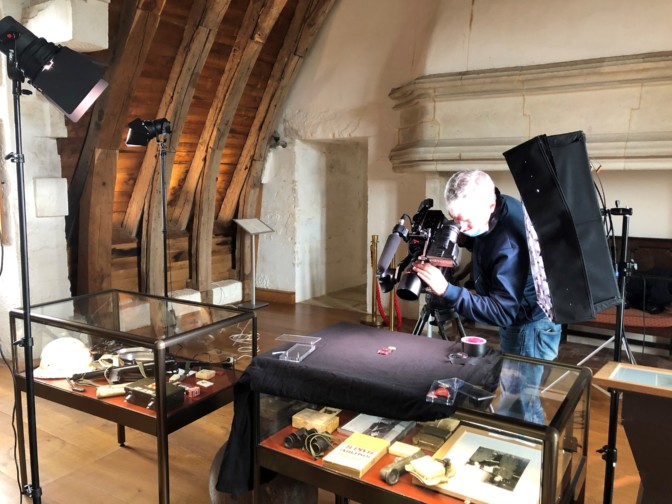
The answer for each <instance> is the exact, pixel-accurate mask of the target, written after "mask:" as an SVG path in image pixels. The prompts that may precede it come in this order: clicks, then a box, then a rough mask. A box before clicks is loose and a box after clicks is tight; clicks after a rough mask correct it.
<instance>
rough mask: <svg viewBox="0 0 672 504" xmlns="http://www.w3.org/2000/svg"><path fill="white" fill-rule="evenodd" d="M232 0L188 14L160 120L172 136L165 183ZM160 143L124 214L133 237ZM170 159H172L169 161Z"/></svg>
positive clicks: (151, 150)
mask: <svg viewBox="0 0 672 504" xmlns="http://www.w3.org/2000/svg"><path fill="white" fill-rule="evenodd" d="M230 3H231V0H209V1H208V0H196V1H195V2H194V4H193V6H192V8H191V11H190V13H189V18H188V19H187V23H186V27H185V31H184V35H183V37H182V42H181V44H180V48H179V49H178V51H177V56H176V58H175V61H174V62H173V67H172V69H171V72H170V76H169V78H168V83H167V85H166V89H165V91H164V94H163V97H162V98H161V103H160V105H159V109H158V111H157V118H161V117H165V118H167V119H168V120H169V121H170V123H171V125H172V134H171V136H170V137H169V138H168V142H167V145H166V151H167V156H166V171H167V175H168V176H167V177H166V180H170V176H169V174H170V171H171V170H172V161H173V160H174V158H175V148H176V146H177V144H178V142H179V138H180V134H181V133H182V130H183V129H184V125H185V122H186V118H187V113H188V111H189V106H190V105H191V101H192V99H193V96H194V92H195V90H196V82H197V81H198V77H199V76H200V74H201V71H202V70H203V66H204V64H205V61H206V59H207V56H208V54H209V52H210V48H211V47H212V44H213V42H214V41H215V38H216V35H217V30H218V29H219V25H220V24H221V22H222V18H223V17H224V14H225V13H226V10H227V9H228V7H229V4H230ZM157 150H158V147H157V144H156V143H150V145H148V146H147V152H146V153H145V157H144V159H143V162H142V166H141V168H140V172H139V174H138V178H137V180H136V182H135V185H134V187H133V193H132V194H131V199H130V201H129V204H128V208H127V210H126V214H125V215H124V221H123V223H122V227H123V229H124V231H126V232H127V233H128V234H129V235H130V236H135V235H136V234H137V232H138V226H139V224H140V216H141V214H142V211H143V207H144V205H145V198H146V195H147V192H148V189H149V187H150V184H151V181H152V176H153V174H154V173H155V172H156V165H157V159H156V155H157ZM168 157H170V158H171V160H170V161H171V162H169V160H168Z"/></svg>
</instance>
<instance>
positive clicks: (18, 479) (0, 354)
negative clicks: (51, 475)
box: [0, 269, 23, 504]
mask: <svg viewBox="0 0 672 504" xmlns="http://www.w3.org/2000/svg"><path fill="white" fill-rule="evenodd" d="M0 271H1V269H0ZM0 357H2V360H3V362H4V363H5V365H6V366H7V369H9V374H10V375H11V376H12V383H13V384H14V390H16V376H15V375H14V370H13V369H12V367H11V366H10V365H9V362H8V361H7V358H6V357H5V352H3V351H2V344H0ZM12 432H13V433H14V467H15V469H16V484H17V486H18V487H19V495H20V497H19V504H21V503H22V502H23V489H22V488H21V476H20V475H19V460H18V453H17V452H18V450H19V436H18V433H17V432H16V400H14V407H13V408H12Z"/></svg>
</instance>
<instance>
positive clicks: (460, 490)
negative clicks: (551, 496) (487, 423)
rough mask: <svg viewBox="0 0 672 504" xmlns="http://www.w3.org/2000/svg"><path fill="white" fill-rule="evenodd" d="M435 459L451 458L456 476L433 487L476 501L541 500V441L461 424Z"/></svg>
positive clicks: (517, 503) (516, 503)
mask: <svg viewBox="0 0 672 504" xmlns="http://www.w3.org/2000/svg"><path fill="white" fill-rule="evenodd" d="M434 458H435V459H439V460H444V459H449V460H450V463H451V464H452V466H453V468H454V469H455V475H454V476H453V477H452V478H450V479H449V480H448V481H447V482H446V483H441V484H439V485H435V486H430V487H429V488H432V489H433V490H436V491H438V492H441V493H445V494H446V495H451V496H453V497H457V498H460V499H463V500H469V501H470V502H471V503H473V504H538V503H539V502H540V490H541V445H539V444H536V443H531V442H530V443H528V442H524V441H520V440H517V439H513V438H509V437H505V436H503V435H500V434H495V433H493V432H488V431H485V430H480V429H475V428H472V427H468V426H464V425H461V426H460V427H459V428H458V429H457V430H456V431H455V433H454V434H453V435H452V436H451V438H450V439H448V441H446V443H444V445H443V446H442V447H441V448H439V449H438V450H437V452H436V453H435V454H434ZM414 483H416V484H419V485H422V483H421V482H420V481H419V480H414ZM423 486H426V485H423Z"/></svg>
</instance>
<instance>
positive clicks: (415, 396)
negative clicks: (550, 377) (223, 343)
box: [216, 323, 502, 495]
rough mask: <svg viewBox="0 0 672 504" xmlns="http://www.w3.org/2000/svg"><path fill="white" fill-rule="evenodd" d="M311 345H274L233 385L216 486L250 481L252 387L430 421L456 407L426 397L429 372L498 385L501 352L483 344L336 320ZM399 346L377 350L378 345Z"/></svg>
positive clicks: (239, 488)
mask: <svg viewBox="0 0 672 504" xmlns="http://www.w3.org/2000/svg"><path fill="white" fill-rule="evenodd" d="M313 336H317V337H320V338H321V340H320V341H319V342H317V344H316V349H315V351H314V352H313V353H311V354H310V355H309V356H308V357H306V358H305V359H304V360H303V361H302V362H298V363H297V362H291V361H284V360H280V359H279V358H278V355H277V353H276V354H275V355H274V353H275V352H278V351H280V350H283V349H285V348H289V346H291V344H290V345H287V347H280V348H277V349H275V350H274V352H266V353H263V354H260V355H258V356H257V357H256V358H254V359H253V360H252V362H251V363H250V365H249V366H248V368H247V370H246V371H245V372H244V373H243V375H242V376H241V377H240V379H239V380H238V382H237V383H236V385H235V388H234V417H233V422H232V425H231V433H230V435H229V440H228V443H227V446H226V451H225V455H224V459H223V462H222V466H221V468H220V473H219V479H218V482H217V486H216V487H217V489H218V490H219V491H221V492H226V493H231V494H233V495H238V494H240V493H242V492H244V491H247V490H250V489H252V487H253V483H254V482H253V480H254V478H253V470H254V468H253V458H252V454H253V450H254V449H255V445H254V443H255V436H254V432H253V425H254V423H253V414H254V408H253V405H254V401H255V395H254V394H255V393H265V394H272V395H275V396H278V397H285V398H291V399H298V400H301V401H306V402H309V403H315V404H324V405H328V406H331V407H334V408H340V409H344V410H351V411H355V412H358V413H366V414H369V415H375V416H382V417H387V418H394V419H398V420H417V421H427V420H435V419H437V418H444V417H446V416H449V415H451V414H452V413H453V412H454V408H453V407H450V406H446V405H441V404H436V403H430V402H427V401H426V399H425V396H426V395H427V392H428V391H429V389H430V387H431V386H432V383H433V382H434V380H441V379H446V378H453V377H455V378H460V379H462V380H464V381H466V382H468V383H471V384H473V385H477V386H480V387H483V388H485V389H488V390H495V388H496V387H497V386H498V383H499V374H500V370H501V366H502V354H501V353H500V352H499V351H497V350H494V349H488V350H487V352H486V354H485V355H484V356H483V357H469V358H466V359H461V358H455V357H451V354H455V353H457V352H460V351H461V346H460V345H461V344H460V343H459V342H450V341H444V340H438V339H430V338H426V337H423V336H414V335H412V334H408V333H401V332H393V331H387V330H381V329H374V328H371V327H368V326H363V325H355V324H348V323H341V324H336V325H333V326H330V327H328V328H326V329H323V330H321V331H318V332H316V333H315V334H314V335H313ZM388 346H393V347H396V349H395V350H394V351H393V352H392V353H390V354H388V355H381V354H379V353H378V350H380V349H381V348H384V347H388Z"/></svg>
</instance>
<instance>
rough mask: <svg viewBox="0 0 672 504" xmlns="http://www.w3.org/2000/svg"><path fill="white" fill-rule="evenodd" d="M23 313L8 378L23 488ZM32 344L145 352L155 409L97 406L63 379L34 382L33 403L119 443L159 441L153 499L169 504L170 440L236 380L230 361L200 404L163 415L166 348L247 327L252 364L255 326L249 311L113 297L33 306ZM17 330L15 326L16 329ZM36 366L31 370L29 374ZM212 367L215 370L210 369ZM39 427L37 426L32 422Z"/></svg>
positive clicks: (15, 319)
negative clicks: (54, 341) (96, 427)
mask: <svg viewBox="0 0 672 504" xmlns="http://www.w3.org/2000/svg"><path fill="white" fill-rule="evenodd" d="M23 317H24V311H23V310H22V309H14V310H11V311H10V314H9V318H10V331H11V338H12V343H13V345H12V371H13V374H14V377H15V380H14V394H15V400H16V405H17V438H18V451H19V473H20V479H21V482H22V484H25V483H26V481H27V474H26V447H25V435H24V422H23V411H24V405H23V398H22V392H26V388H27V387H26V385H27V383H26V373H25V369H24V368H25V362H24V361H23V360H22V358H21V356H20V355H19V353H20V349H19V348H17V346H18V345H17V344H15V343H16V342H17V341H18V340H20V339H21V337H22V334H21V333H22V329H23ZM30 319H31V323H32V334H33V340H34V341H35V342H36V344H37V345H38V346H43V345H44V341H40V338H41V335H42V334H43V333H45V330H46V331H47V333H48V334H50V335H54V334H55V338H57V337H59V336H58V334H61V336H60V337H62V335H70V334H77V335H81V336H83V337H87V338H91V339H95V338H98V339H103V340H113V341H116V342H120V343H121V344H123V345H128V346H132V347H142V348H145V349H147V350H148V351H151V352H152V354H153V364H154V373H153V374H154V379H155V387H156V401H155V405H154V406H153V409H148V408H146V407H143V406H138V405H135V404H130V403H128V402H126V401H125V400H124V397H123V396H121V397H109V398H103V399H100V398H97V397H96V394H95V391H93V390H92V389H88V388H87V389H85V390H83V391H76V390H74V389H73V388H72V386H71V383H69V382H68V381H67V380H66V379H41V378H34V379H33V385H34V386H33V390H34V393H35V396H36V397H41V398H44V399H47V400H49V401H52V402H55V403H58V404H62V405H64V406H67V407H69V408H72V409H75V410H78V411H82V412H84V413H87V414H91V415H95V416H97V417H100V418H103V419H105V420H108V421H111V422H114V423H116V424H117V439H118V442H119V444H120V445H122V446H123V445H124V443H125V427H130V428H133V429H135V430H138V431H141V432H144V433H147V434H151V435H154V436H156V439H157V469H158V499H159V502H161V503H168V502H170V496H169V495H170V483H169V458H168V435H169V434H170V433H172V432H174V431H176V430H178V429H180V428H182V427H184V426H186V425H188V424H189V423H191V422H193V421H195V420H197V419H198V418H201V417H203V416H204V415H207V414H208V413H211V412H212V411H215V410H216V409H218V408H220V407H221V406H224V405H225V404H228V403H230V402H231V401H232V400H233V386H234V384H235V383H236V381H237V379H238V378H239V375H240V373H239V372H238V370H236V366H235V360H233V361H232V365H231V366H229V369H226V370H222V373H221V374H217V375H216V376H215V377H213V378H212V380H211V381H212V383H213V385H212V386H211V387H208V388H207V389H206V390H204V391H203V393H201V394H199V395H198V397H194V398H189V399H185V401H184V403H183V404H181V405H179V406H177V407H174V408H170V409H169V408H168V407H167V405H166V383H167V380H166V378H167V377H166V358H167V355H168V353H169V350H170V349H171V348H176V347H177V348H188V347H189V345H191V344H193V343H194V342H196V341H198V340H199V338H201V339H207V340H208V345H209V346H210V347H213V348H214V347H216V346H217V343H218V342H220V341H222V340H223V339H222V337H220V333H223V332H224V331H229V330H231V328H234V327H237V326H238V325H240V324H244V326H245V327H249V330H250V333H251V344H250V354H251V355H250V357H254V355H256V350H257V319H256V315H255V313H254V312H253V311H252V310H244V309H236V308H232V307H229V306H217V305H209V304H203V303H197V302H192V301H186V300H179V299H172V298H164V297H160V296H153V295H148V294H140V293H136V292H130V291H123V290H117V289H111V290H107V291H101V292H96V293H92V294H86V295H82V296H76V297H72V298H65V299H61V300H57V301H52V302H46V303H40V304H36V305H33V306H31V316H30ZM19 322H20V323H19ZM36 364H37V363H35V364H34V367H35V365H36ZM213 364H215V362H213ZM36 421H37V423H39V418H37V420H36Z"/></svg>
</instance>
